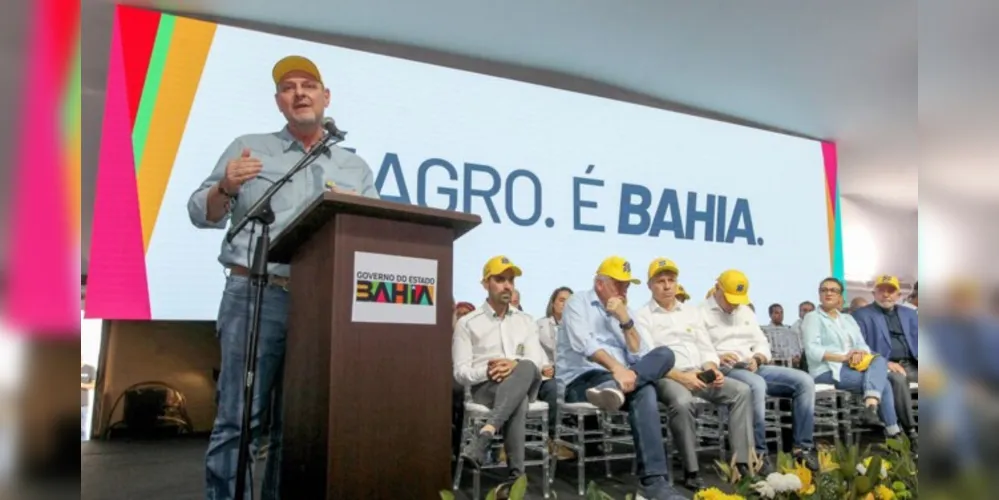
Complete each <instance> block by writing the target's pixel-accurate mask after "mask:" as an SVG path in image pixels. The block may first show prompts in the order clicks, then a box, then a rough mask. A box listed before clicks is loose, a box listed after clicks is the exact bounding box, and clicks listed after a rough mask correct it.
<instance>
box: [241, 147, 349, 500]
mask: <svg viewBox="0 0 999 500" xmlns="http://www.w3.org/2000/svg"><path fill="white" fill-rule="evenodd" d="M341 141H343V134H342V133H341V134H332V133H327V134H326V135H325V136H324V137H323V139H322V141H320V142H319V143H318V144H316V145H315V146H314V147H313V148H312V149H311V150H309V152H308V153H307V154H306V155H305V156H303V157H302V159H301V160H299V161H298V163H296V164H295V166H294V167H292V169H291V170H289V171H288V173H286V174H284V176H282V177H281V178H280V179H278V181H277V182H275V183H274V184H272V185H271V187H269V188H268V189H267V191H265V192H264V194H263V195H262V196H261V197H260V199H259V200H257V202H256V203H254V204H253V205H252V206H251V207H250V209H249V210H247V212H246V215H244V216H243V218H242V219H240V220H239V222H237V223H236V224H235V225H233V226H232V228H231V229H229V232H228V233H226V241H227V242H228V243H232V240H233V238H235V237H236V235H237V234H239V232H240V231H242V230H243V228H244V227H246V225H247V224H249V223H250V222H254V223H260V225H261V231H260V236H258V237H257V241H256V242H255V243H253V242H251V243H253V260H252V262H251V263H250V285H251V288H252V290H253V314H252V316H251V318H250V324H249V334H248V335H247V339H246V366H245V373H244V375H243V422H242V425H241V426H240V428H239V455H238V458H237V460H236V496H235V497H234V498H236V499H238V500H243V498H244V492H245V491H246V489H247V487H246V486H247V485H246V476H247V467H248V462H249V458H250V440H251V439H252V434H253V432H252V429H251V428H250V421H251V420H252V415H253V389H254V386H255V385H256V380H255V379H256V371H257V343H258V341H259V338H260V309H261V307H263V303H264V287H266V286H267V276H268V273H267V260H268V252H269V250H270V246H271V238H270V225H271V224H273V223H274V218H275V217H274V211H273V210H272V209H271V199H272V198H274V195H275V194H277V192H278V191H279V190H280V189H281V187H282V186H284V185H285V184H287V183H288V182H290V181H291V178H292V177H293V176H294V175H295V174H297V173H298V172H301V171H302V170H303V169H304V168H305V167H307V166H309V165H311V164H312V162H314V161H316V159H317V158H319V155H321V154H323V152H325V151H327V150H328V149H329V148H330V147H331V146H333V145H335V144H337V143H339V142H341Z"/></svg>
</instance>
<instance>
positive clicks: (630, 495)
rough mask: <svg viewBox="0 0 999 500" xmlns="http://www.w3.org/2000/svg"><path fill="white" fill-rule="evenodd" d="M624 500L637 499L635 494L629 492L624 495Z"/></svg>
mask: <svg viewBox="0 0 999 500" xmlns="http://www.w3.org/2000/svg"><path fill="white" fill-rule="evenodd" d="M624 500H635V495H633V494H631V493H628V494H627V495H625V496H624Z"/></svg>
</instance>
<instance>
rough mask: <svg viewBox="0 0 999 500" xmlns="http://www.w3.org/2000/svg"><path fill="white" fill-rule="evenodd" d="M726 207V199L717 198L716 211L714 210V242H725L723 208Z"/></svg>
mask: <svg viewBox="0 0 999 500" xmlns="http://www.w3.org/2000/svg"><path fill="white" fill-rule="evenodd" d="M726 205H728V198H726V197H724V196H719V197H718V205H717V207H716V208H717V210H715V215H717V216H718V217H717V219H716V221H715V231H716V232H715V241H719V242H723V241H725V213H726V212H725V208H726Z"/></svg>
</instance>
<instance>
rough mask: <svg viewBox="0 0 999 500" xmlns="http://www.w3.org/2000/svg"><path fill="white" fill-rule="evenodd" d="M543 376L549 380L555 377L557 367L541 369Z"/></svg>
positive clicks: (549, 366)
mask: <svg viewBox="0 0 999 500" xmlns="http://www.w3.org/2000/svg"><path fill="white" fill-rule="evenodd" d="M541 376H543V377H548V378H552V377H554V376H555V367H554V366H552V365H545V366H544V368H542V369H541Z"/></svg>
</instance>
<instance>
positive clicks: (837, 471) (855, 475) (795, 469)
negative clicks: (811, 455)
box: [694, 436, 919, 500]
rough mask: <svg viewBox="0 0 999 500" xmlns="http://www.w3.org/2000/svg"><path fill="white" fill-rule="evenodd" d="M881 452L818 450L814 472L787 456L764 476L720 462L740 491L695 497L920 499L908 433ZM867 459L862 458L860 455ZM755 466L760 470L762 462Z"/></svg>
mask: <svg viewBox="0 0 999 500" xmlns="http://www.w3.org/2000/svg"><path fill="white" fill-rule="evenodd" d="M879 451H880V453H871V450H870V448H865V449H864V451H863V452H861V450H860V447H859V446H851V447H845V446H842V445H840V446H837V447H833V448H824V449H820V450H819V457H818V458H819V470H818V471H815V472H812V471H811V470H809V469H808V468H806V467H805V466H804V465H803V464H801V463H797V462H795V461H794V459H793V458H792V457H791V456H789V455H785V454H779V455H778V457H777V469H778V472H774V473H772V474H770V475H768V476H767V477H766V478H764V479H762V480H761V479H755V480H754V479H750V478H743V477H741V476H740V475H739V473H738V471H737V470H736V468H735V464H734V463H733V464H725V463H722V462H717V463H716V464H715V465H716V468H717V470H718V473H719V475H720V476H721V477H722V479H723V480H725V482H726V483H728V484H730V485H732V487H733V488H734V489H735V493H733V494H727V493H724V492H722V491H720V490H718V489H717V488H709V489H706V490H702V491H699V492H697V494H696V495H695V496H694V499H695V500H748V499H766V500H772V499H777V500H798V499H810V500H826V499H830V500H895V499H901V500H904V499H909V498H917V497H918V486H919V485H918V479H917V475H916V464H915V460H914V458H913V457H912V454H911V453H910V452H909V442H908V439H907V438H905V437H904V436H900V437H898V438H893V439H888V440H887V441H886V443H885V444H883V445H879ZM861 457H863V458H861ZM754 470H759V468H758V466H756V467H754Z"/></svg>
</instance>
